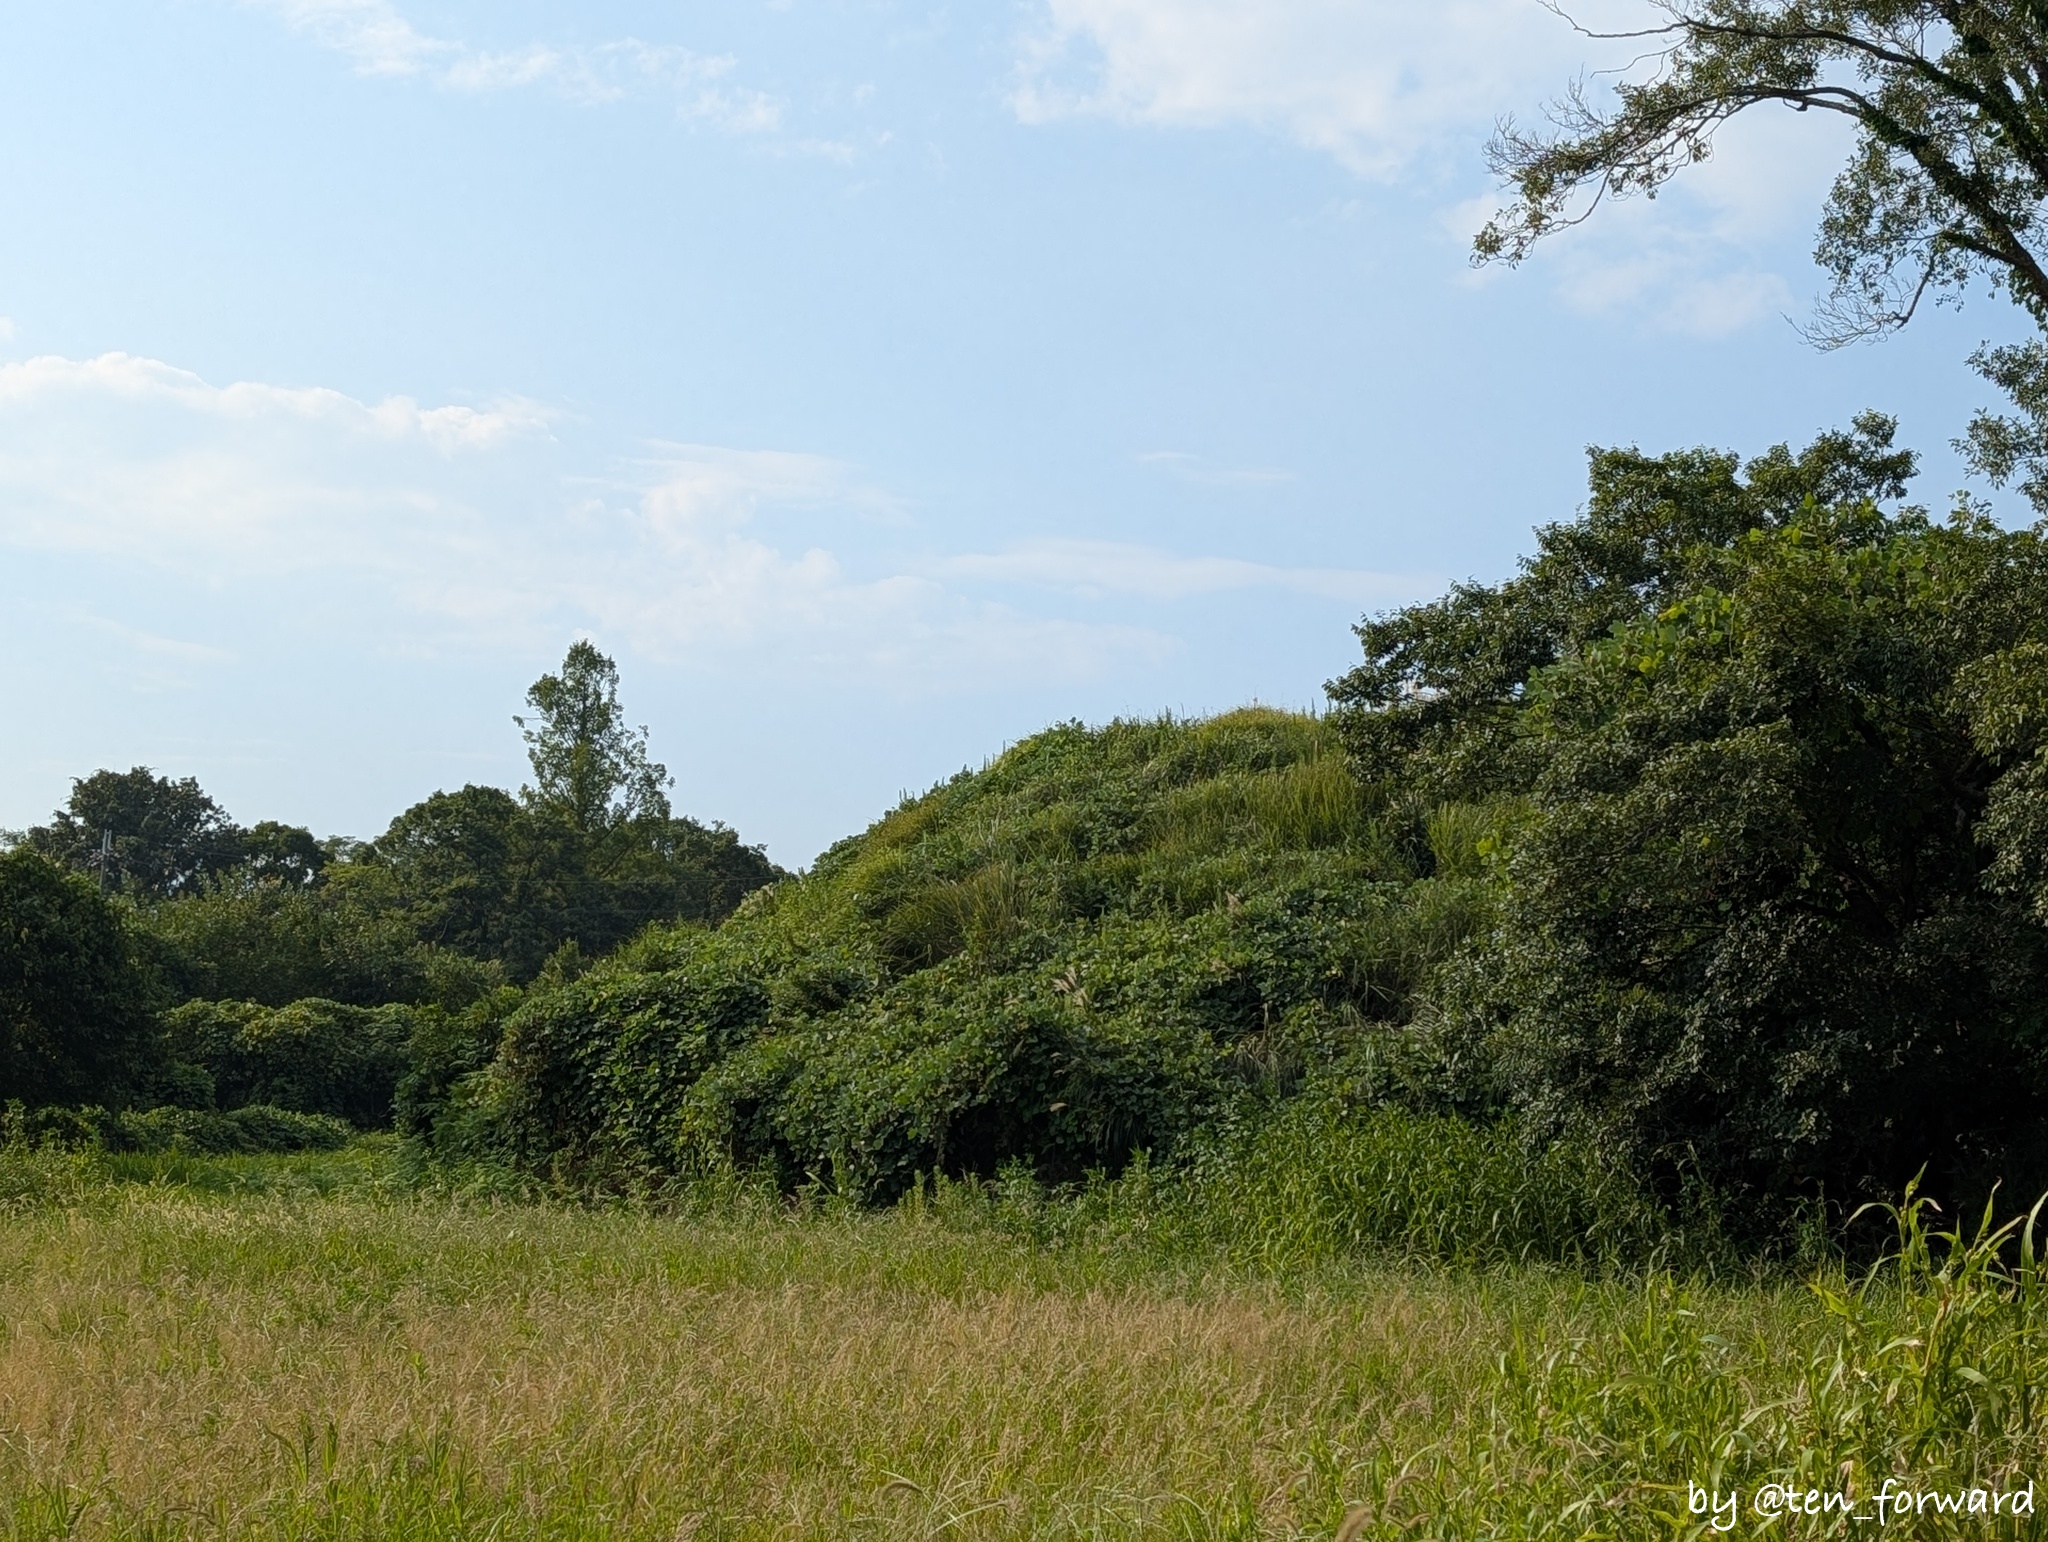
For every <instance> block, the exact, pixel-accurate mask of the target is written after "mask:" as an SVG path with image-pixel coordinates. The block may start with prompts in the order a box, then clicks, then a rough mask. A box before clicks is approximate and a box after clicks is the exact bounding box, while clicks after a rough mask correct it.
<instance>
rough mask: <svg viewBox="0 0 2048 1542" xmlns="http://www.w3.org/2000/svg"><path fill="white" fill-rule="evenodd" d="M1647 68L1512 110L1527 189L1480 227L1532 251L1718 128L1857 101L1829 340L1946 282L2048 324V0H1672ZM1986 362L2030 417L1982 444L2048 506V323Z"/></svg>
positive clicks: (1497, 165) (1993, 468) (1978, 455)
mask: <svg viewBox="0 0 2048 1542" xmlns="http://www.w3.org/2000/svg"><path fill="white" fill-rule="evenodd" d="M1653 8H1654V10H1656V11H1657V12H1659V13H1661V15H1662V17H1663V21H1662V23H1661V24H1660V25H1657V26H1653V27H1648V28H1645V29H1643V30H1641V31H1637V32H1631V33H1625V34H1619V36H1622V37H1626V38H1629V39H1633V40H1638V41H1641V42H1643V43H1646V44H1648V45H1649V46H1650V49H1651V54H1650V56H1649V58H1650V61H1651V66H1650V68H1649V69H1648V71H1647V73H1645V72H1643V71H1642V70H1638V71H1637V72H1635V73H1634V74H1633V75H1632V76H1631V77H1630V78H1626V79H1624V80H1622V81H1621V82H1620V83H1619V84H1618V85H1617V86H1616V87H1615V99H1614V102H1613V104H1612V105H1611V106H1610V105H1607V104H1604V103H1602V102H1599V101H1597V100H1595V99H1594V98H1593V97H1592V96H1590V95H1589V94H1588V93H1587V91H1586V89H1585V88H1584V86H1583V85H1575V86H1574V87H1573V88H1571V90H1570V91H1569V92H1568V93H1567V94H1566V96H1565V97H1564V98H1563V99H1562V100H1561V101H1559V102H1558V103H1556V104H1555V105H1554V106H1553V108H1552V110H1551V114H1550V117H1551V125H1550V127H1549V129H1547V130H1545V131H1540V132H1533V133H1532V132H1527V131H1524V130H1522V129H1520V128H1518V127H1517V126H1516V125H1515V124H1514V123H1513V122H1512V121H1508V122H1505V123H1504V124H1503V125H1502V128H1501V131H1500V133H1499V134H1498V135H1497V136H1496V138H1495V140H1494V143H1493V146H1492V152H1491V155H1492V163H1493V166H1494V169H1495V171H1496V172H1497V173H1498V174H1499V175H1500V176H1501V177H1502V178H1503V180H1504V181H1505V182H1506V183H1507V184H1508V186H1509V187H1510V188H1511V189H1512V190H1513V193H1514V201H1513V202H1512V204H1511V205H1510V206H1509V207H1508V208H1506V209H1504V210H1503V211H1502V212H1501V213H1500V214H1499V215H1497V216H1496V217H1495V218H1494V220H1493V221H1492V222H1491V223H1489V224H1488V225H1487V227H1486V228H1485V230H1483V231H1482V232H1481V233H1480V235H1479V237H1478V240H1477V243H1476V247H1475V255H1476V256H1477V258H1478V259H1479V260H1481V261H1491V260H1505V261H1509V262H1518V261H1520V260H1521V259H1522V258H1524V257H1525V256H1527V255H1528V253H1529V252H1530V250H1531V249H1532V248H1533V247H1534V246H1535V245H1536V243H1538V242H1539V241H1541V240H1543V239H1544V238H1545V237H1547V236H1549V235H1552V234H1553V233H1555V232H1556V231H1558V230H1559V229H1561V228H1563V227H1565V226H1568V225H1572V224H1576V223H1578V222H1579V221H1581V220H1583V219H1585V218H1586V217H1588V216H1589V215H1590V214H1591V213H1592V211H1593V209H1594V208H1595V207H1596V206H1597V205H1598V204H1599V203H1600V202H1601V201H1602V200H1603V199H1604V198H1608V197H1627V196H1630V195H1635V194H1645V195H1652V196H1654V194H1655V193H1656V192H1657V190H1658V189H1659V188H1660V187H1662V186H1663V185H1664V184H1665V183H1667V182H1668V181H1669V180H1670V179H1671V178H1672V177H1674V176H1676V175H1677V174H1678V173H1680V172H1681V171H1683V170H1684V169H1685V168H1686V167H1688V166H1692V165H1695V164H1697V163H1698V162H1700V161H1702V160H1705V159H1706V158H1707V157H1708V156H1709V155H1710V154H1711V153H1712V148H1713V140H1714V136H1715V133H1716V131H1717V130H1718V129H1719V128H1720V127H1721V125H1723V124H1724V123H1726V122H1727V121H1728V120H1729V119H1731V118H1733V117H1734V116H1735V115H1736V114H1738V113H1741V112H1744V111H1747V110H1748V109H1750V108H1753V107H1758V106H1762V105H1766V104H1771V103H1778V104H1783V105H1785V106H1789V107H1792V108H1795V109H1797V110H1798V111H1800V112H1817V113H1825V114H1829V115H1833V116H1836V117H1841V118H1846V119H1847V120H1849V121H1850V122H1852V123H1853V124H1854V125H1855V127H1856V143H1855V148H1854V149H1853V151H1852V152H1851V154H1850V157H1849V160H1848V163H1847V164H1846V165H1845V166H1844V167H1843V168H1842V171H1841V173H1840V175H1839V176H1838V177H1837V178H1836V180H1835V184H1834V188H1833V190H1832V192H1831V193H1830V194H1829V196H1828V199H1827V202H1826V206H1825V208H1824V209H1823V211H1822V215H1821V222H1820V234H1819V242H1818V246H1817V248H1816V251H1815V258H1816V260H1817V261H1818V263H1819V264H1820V266H1821V267H1822V269H1823V270H1824V271H1825V272H1827V274H1828V275H1829V277H1830V279H1831V281H1832V283H1831V290H1830V293H1829V295H1828V296H1827V298H1826V300H1825V302H1824V303H1823V305H1822V307H1821V310H1820V312H1819V315H1818V317H1817V319H1816V321H1815V322H1814V324H1813V325H1812V327H1811V329H1810V332H1811V335H1812V336H1813V338H1814V339H1815V341H1817V342H1820V343H1822V344H1823V345H1825V346H1834V345H1839V344H1842V343H1845V342H1849V341H1852V340H1854V339H1857V338H1863V337H1871V336H1878V335H1882V334H1884V333H1887V332H1890V331H1893V330H1895V329H1896V328H1898V327H1902V326H1904V325H1905V324H1906V323H1907V322H1908V321H1909V320H1910V319H1911V318H1912V316H1913V314H1914V313H1915V311H1916V310H1917V309H1918V307H1919V306H1920V305H1921V304H1922V303H1924V301H1926V300H1927V299H1928V298H1930V297H1933V298H1937V299H1948V300H1952V301H1953V300H1956V299H1958V298H1959V296H1960V294H1961V292H1962V290H1963V289H1964V288H1965V287H1966V286H1967V285H1968V284H1969V283H1971V282H1972V281H1973V280H1978V279H1985V280H1988V281H1990V283H1991V284H1992V285H1993V286H1994V287H1995V288H1996V289H1998V290H2000V291H2002V292H2003V293H2005V294H2006V295H2008V296H2009V297H2010V298H2011V299H2012V300H2013V301H2014V302H2015V303H2016V304H2018V305H2019V307H2020V308H2021V309H2022V311H2023V312H2024V313H2025V314H2026V316H2027V317H2028V318H2029V319H2030V320H2031V321H2032V323H2033V325H2034V328H2035V329H2036V331H2037V333H2038V332H2042V331H2048V224H2044V214H2048V11H2044V10H2043V8H2042V7H2041V6H2040V5H2039V4H2037V3H2035V0H1653ZM1972 362H1973V363H1975V364H1976V365H1977V367H1978V368H1979V369H1980V370H1981V371H1982V372H1983V373H1984V374H1985V376H1986V377H1987V378H1989V379H1990V380H1992V381H1993V382H1994V383H1995V384H1997V385H1999V386H2000V387H2001V388H2003V389H2004V390H2005V391H2006V392H2007V393H2008V394H2009V395H2010V396H2011V398H2012V400H2013V402H2014V404H2015V405H2016V406H2017V407H2018V409H2019V414H2018V416H2017V417H1998V416H1993V415H1990V414H1980V415H1979V416H1978V417H1977V418H1976V419H1975V420H1974V421H1973V422H1972V424H1971V426H1970V430H1969V438H1968V449H1969V451H1970V453H1971V455H1972V457H1973V458H1974V460H1975V461H1976V463H1977V464H1978V465H1979V466H1980V467H1981V468H1982V469H1983V470H1984V471H1985V472H1987V473H1988V474H1989V475H1991V476H1992V477H1993V478H1994V479H1995V480H1996V481H1998V482H2000V483H2004V482H2006V481H2008V480H2012V481H2016V482H2017V483H2018V484H2019V485H2020V487H2021V488H2022V490H2023V491H2025V492H2026V493H2027V495H2028V496H2029V497H2031V498H2032V499H2033V500H2034V501H2035V502H2036V503H2037V504H2039V505H2041V506H2043V507H2048V341H2044V340H2043V338H2042V337H2040V336H2036V337H2034V338H2032V339H2030V340H2027V341H2023V342H2020V343H2014V344H2008V345H2005V346H2001V347H1986V348H1984V349H1981V350H1980V351H1979V352H1978V353H1977V354H1976V355H1975V357H1974V359H1973V361H1972Z"/></svg>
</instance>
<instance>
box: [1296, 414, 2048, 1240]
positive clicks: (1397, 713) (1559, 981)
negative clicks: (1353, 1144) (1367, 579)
mask: <svg viewBox="0 0 2048 1542" xmlns="http://www.w3.org/2000/svg"><path fill="white" fill-rule="evenodd" d="M1889 427H1890V426H1889V424H1887V423H1885V422H1884V421H1883V420H1879V419H1866V420H1864V421H1863V422H1862V423H1861V424H1860V425H1859V431H1858V433H1856V434H1854V435H1829V436H1826V437H1824V438H1823V439H1822V440H1820V441H1819V442H1818V443H1816V444H1815V445H1813V446H1810V447H1809V448H1808V449H1806V450H1805V451H1803V452H1800V453H1798V454H1794V453H1792V452H1790V451H1787V450H1784V449H1779V450H1774V451H1772V452H1770V453H1769V454H1767V455H1764V456H1762V457H1759V458H1757V459H1755V460H1752V461H1750V462H1748V463H1746V464H1745V463H1742V462H1741V461H1739V460H1738V459H1737V458H1736V457H1733V456H1725V455H1719V454H1714V453H1708V452H1689V453H1684V454H1677V455H1666V456H1660V457H1648V456H1643V455H1640V454H1638V453H1636V452H1633V451H1628V452H1613V451H1609V452H1600V453H1596V454H1595V456H1594V457H1593V498H1592V501H1591V503H1590V505H1589V507H1588V510H1587V512H1586V514H1585V515H1584V516H1583V517H1582V518H1581V519H1579V520H1577V521H1574V522H1571V523H1569V524H1564V525H1555V526H1550V527H1548V528H1546V529H1544V530H1543V531H1541V532H1540V534H1539V549H1538V553H1537V555H1536V556H1535V557H1534V558H1532V559H1531V560H1530V561H1529V562H1527V563H1526V564H1525V565H1524V568H1523V571H1522V572H1521V573H1520V574H1519V575H1517V576H1516V577H1515V578H1513V579H1511V580H1509V581H1508V582H1506V583H1504V584H1500V585H1496V586H1480V585H1468V586H1465V587H1463V588H1461V589H1459V590H1457V591H1455V592H1454V593H1453V594H1452V595H1451V596H1449V597H1447V598H1446V599H1444V600H1442V601H1438V602H1435V603H1433V604H1429V605H1422V606H1415V607H1411V608H1410V609H1408V610H1406V611H1402V612H1398V613H1396V614H1394V615H1391V616H1386V617H1382V618H1379V619H1377V620H1375V621H1372V622H1369V623H1367V624H1366V625H1365V626H1363V627H1362V628H1361V629H1360V634H1361V637H1362V639H1363V640H1364V642H1365V644H1366V650H1367V659H1366V661H1365V662H1364V663H1363V664H1362V665H1361V666H1360V667H1359V668H1358V669H1356V670H1354V671H1353V672H1352V673H1351V674H1350V675H1348V676H1346V677H1345V678H1344V679H1342V680H1339V681H1336V682H1333V684H1332V687H1331V691H1332V695H1333V697H1334V698H1335V700H1336V702H1337V704H1338V708H1339V711H1338V714H1337V721H1338V723H1339V726H1340V728H1341V730H1342V731H1343V732H1344V733H1345V735H1346V737H1347V739H1348V741H1349V743H1350V746H1351V749H1352V753H1353V755H1354V758H1355V760H1356V761H1357V763H1358V764H1359V766H1360V767H1361V769H1362V770H1363V772H1364V774H1365V775H1366V777H1367V778H1368V779H1369V780H1371V781H1373V782H1375V783H1376V784H1378V785H1379V786H1381V787H1383V788H1385V789H1386V790H1387V792H1388V794H1389V796H1390V797H1392V798H1396V799H1400V798H1405V799H1407V800H1409V802H1410V804H1411V806H1415V807H1417V808H1419V809H1421V810H1427V809H1430V808H1432V807H1434V806H1435V805H1436V804H1437V803H1438V802H1439V801H1440V800H1453V801H1462V802H1465V803H1468V804H1477V805H1479V807H1480V808H1481V809H1482V810H1483V811H1484V817H1483V818H1480V819H1477V820H1475V821H1474V822H1473V823H1474V825H1475V827H1476V828H1477V829H1479V830H1481V831H1484V832H1488V833H1486V835H1485V837H1484V840H1485V845H1486V848H1487V850H1488V851H1489V852H1490V853H1491V855H1492V859H1493V863H1494V868H1495V871H1496V874H1497V877H1498V885H1497V905H1498V908H1497V911H1496V916H1495V920H1494V923H1493V924H1492V925H1491V926H1490V927H1488V928H1487V929H1486V930H1485V931H1484V932H1483V933H1482V934H1481V936H1480V938H1479V940H1478V941H1477V942H1476V943H1475V944H1474V945H1473V946H1472V947H1471V949H1470V950H1469V951H1468V952H1467V953H1466V954H1465V955H1463V957H1462V958H1461V959H1460V961H1459V962H1458V963H1457V964H1455V965H1454V966H1453V967H1451V968H1450V969H1449V970H1448V971H1447V972H1446V974H1445V975H1444V976H1442V977H1441V978H1440V979H1439V980H1438V981H1437V982H1436V983H1435V985H1434V987H1433V989H1432V992H1431V997H1432V999H1431V1002H1430V1004H1429V1007H1428V1009H1427V1010H1425V1011H1424V1012H1423V1014H1422V1016H1423V1019H1424V1020H1425V1021H1426V1022H1428V1023H1429V1024H1431V1025H1432V1032H1434V1033H1436V1034H1437V1035H1439V1038H1438V1044H1439V1047H1440V1050H1441V1053H1442V1055H1443V1058H1444V1061H1445V1063H1446V1064H1447V1065H1449V1066H1452V1067H1455V1068H1457V1075H1456V1076H1455V1077H1454V1078H1453V1081H1454V1083H1455V1085H1456V1086H1457V1088H1458V1091H1459V1093H1460V1095H1462V1096H1464V1097H1465V1098H1467V1099H1469V1100H1471V1101H1472V1102H1474V1103H1477V1104H1480V1105H1488V1104H1490V1105H1492V1106H1494V1107H1506V1108H1510V1109H1513V1110H1516V1111H1517V1112H1518V1113H1519V1114H1520V1115H1521V1116H1522V1118H1523V1119H1524V1120H1525V1121H1526V1124H1527V1127H1528V1128H1529V1129H1530V1130H1531V1131H1533V1132H1535V1133H1537V1134H1539V1135H1573V1136H1576V1137H1579V1138H1583V1139H1587V1140H1591V1141H1593V1142H1595V1143H1597V1144H1598V1145H1599V1146H1600V1147H1601V1148H1602V1149H1604V1150H1605V1151H1607V1152H1608V1154H1609V1155H1610V1156H1611V1157H1612V1159H1613V1160H1615V1161H1616V1162H1618V1163H1625V1164H1628V1165H1631V1166H1634V1167H1636V1168H1637V1169H1638V1170H1641V1171H1644V1172H1647V1173H1655V1174H1659V1175H1661V1176H1662V1177H1663V1178H1664V1179H1665V1180H1666V1181H1668V1182H1671V1183H1674V1184H1676V1183H1678V1182H1680V1181H1682V1179H1683V1178H1684V1177H1685V1175H1686V1174H1688V1173H1691V1174H1694V1175H1698V1176H1703V1177H1705V1178H1707V1179H1708V1180H1710V1181H1711V1182H1712V1183H1713V1184H1714V1185H1716V1186H1717V1187H1719V1188H1721V1189H1723V1190H1725V1191H1728V1192H1730V1193H1732V1194H1740V1195H1742V1196H1744V1197H1746V1198H1749V1199H1766V1198H1771V1197H1775V1198H1776V1199H1778V1200H1781V1201H1788V1200H1791V1199H1794V1198H1796V1197H1810V1196H1812V1195H1813V1194H1815V1193H1817V1192H1826V1193H1828V1194H1831V1195H1834V1196H1836V1197H1850V1196H1857V1195H1860V1194H1863V1193H1873V1194H1874V1193H1882V1192H1886V1191H1887V1190H1892V1189H1895V1188H1896V1186H1897V1185H1898V1184H1901V1183H1903V1182H1904V1181H1905V1180H1906V1179H1908V1178H1910V1177H1911V1176H1912V1175H1913V1173H1914V1172H1915V1171H1916V1170H1918V1169H1920V1168H1922V1167H1923V1166H1924V1167H1926V1168H1927V1169H1929V1171H1930V1174H1931V1176H1932V1179H1933V1181H1935V1182H1936V1183H1937V1184H1939V1185H1940V1186H1941V1187H1942V1188H1943V1189H1944V1190H1945V1191H1946V1192H1949V1193H1951V1194H1953V1193H1955V1192H1958V1191H1960V1190H1963V1189H1966V1188H1979V1187H1981V1186H1982V1185H1983V1184H1985V1183H1988V1182H1990V1181H1992V1180H1994V1179H1996V1178H1997V1177H1998V1176H2000V1175H2001V1174H2002V1175H2005V1176H2008V1177H2012V1178H2015V1179H2022V1178H2024V1179H2025V1180H2027V1181H2038V1180H2040V1179H2042V1178H2044V1177H2048V1171H2044V1169H2043V1168H2042V1166H2041V1161H2042V1157H2043V1150H2042V1147H2043V1142H2044V1139H2048V929H2044V927H2043V926H2042V924H2041V921H2042V919H2043V918H2044V917H2048V882H2044V879H2048V839H2044V832H2048V772H2044V770H2043V769H2042V768H2043V767H2044V766H2048V755H2044V745H2048V544H2044V541H2043V539H2042V538H2041V537H2040V536H2039V535H2038V534H2037V533H2035V532H2018V533H2014V532H2007V531H2003V530H2000V529H1998V528H1997V527H1996V526H1994V525H1992V524H1990V523H1989V522H1988V521H1986V520H1984V519H1983V518H1981V517H1980V516H1975V515H1973V514H1971V513H1969V512H1968V511H1967V510H1965V511H1964V512H1963V513H1962V514H1960V515H1959V516H1958V517H1957V518H1956V519H1954V520H1952V521H1950V522H1948V523H1935V522H1933V521H1930V520H1929V519H1928V517H1927V516H1926V515H1925V514H1924V513H1923V512H1922V511H1919V510H1917V509H1914V508H1912V507H1910V506H1908V507H1899V506H1897V505H1896V499H1897V497H1898V495H1899V492H1900V490H1901V485H1902V483H1903V482H1904V480H1905V478H1906V477H1907V475H1909V474H1910V471H1911V469H1912V467H1911V460H1910V457H1906V456H1902V455H1899V454H1897V453H1896V452H1894V451H1892V450H1891V448H1890V444H1889ZM1885 504H1891V505H1892V506H1891V507H1889V508H1886V507H1883V505H1885ZM1765 1208H1766V1210H1767V1211H1769V1210H1771V1208H1772V1207H1765Z"/></svg>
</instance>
